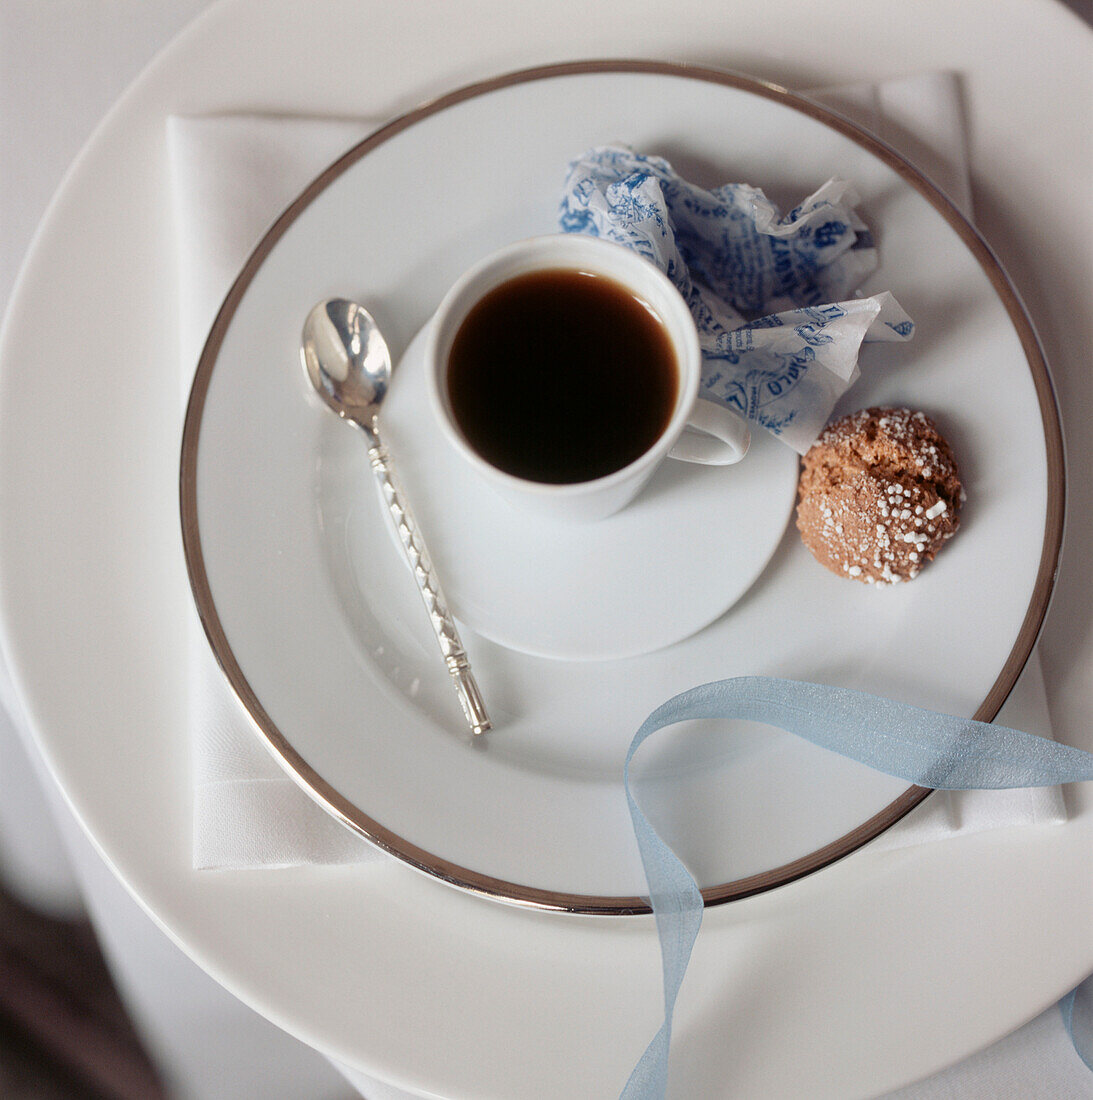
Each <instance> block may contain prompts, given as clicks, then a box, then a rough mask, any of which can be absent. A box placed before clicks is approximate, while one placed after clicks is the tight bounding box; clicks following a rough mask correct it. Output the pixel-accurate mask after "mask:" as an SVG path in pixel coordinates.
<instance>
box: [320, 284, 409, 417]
mask: <svg viewBox="0 0 1093 1100" xmlns="http://www.w3.org/2000/svg"><path fill="white" fill-rule="evenodd" d="M300 355H301V358H302V359H303V363H304V369H305V370H306V371H307V376H308V378H309V379H310V380H311V384H312V386H314V387H315V392H316V393H318V394H319V396H320V397H321V398H322V399H323V401H325V402H326V404H327V406H328V407H329V408H331V409H333V410H334V412H336V413H337V414H338V415H339V416H340V417H341V418H342V419H343V420H349V421H351V422H352V423H354V424H357V425H358V426H359V427H361V428H365V429H368V430H374V428H375V421H376V415H377V413H378V412H379V407H380V405H381V403H382V402H383V399H384V397H385V396H386V395H387V385H388V383H389V381H390V379H391V353H390V351H389V350H388V347H387V341H386V340H384V338H383V334H382V333H381V332H380V330H379V326H378V325H377V324H376V322H375V320H374V319H373V318H372V315H371V314H370V313H369V312H368V310H366V309H365V308H364V307H363V306H361V305H358V303H356V302H350V301H348V300H347V299H345V298H331V299H329V300H327V301H325V302H320V303H319V304H318V305H317V306H315V308H314V309H312V311H311V312H310V313H309V314H308V315H307V319H306V320H305V321H304V331H303V335H302V337H301V344H300Z"/></svg>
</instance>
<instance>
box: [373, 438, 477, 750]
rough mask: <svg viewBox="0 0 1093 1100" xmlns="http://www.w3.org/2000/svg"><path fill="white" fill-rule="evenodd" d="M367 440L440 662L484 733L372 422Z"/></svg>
mask: <svg viewBox="0 0 1093 1100" xmlns="http://www.w3.org/2000/svg"><path fill="white" fill-rule="evenodd" d="M368 443H369V446H368V458H369V460H370V461H371V463H372V472H373V473H374V474H375V475H376V481H377V482H378V483H379V486H380V490H381V491H382V493H383V499H384V501H385V502H386V504H387V509H388V511H389V512H390V513H391V519H392V520H393V521H394V524H395V530H396V532H397V533H398V537H399V542H400V543H401V544H402V551H403V553H404V554H405V555H406V560H407V561H408V562H409V563H410V567H411V568H412V569H413V571H414V579H415V580H416V581H417V587H418V591H419V592H420V593H421V599H422V602H423V603H424V604H425V610H426V611H427V612H428V613H429V622H431V623H432V625H433V633H434V634H435V635H436V640H437V643H438V644H439V646H440V652H441V653H442V654H443V655H444V663H445V664H446V665H447V666H448V672H449V674H450V675H451V677H452V682H453V683H454V684H455V690H456V694H457V695H458V696H459V702H460V704H461V705H462V707H463V713H464V714H465V715H466V717H467V724H468V725H469V726H470V727H471V730H472V731H473V732H474V733H476V734H478V733H485V732H486V730H488V729H489V728H490V720H489V716H488V715H487V714H486V705H485V703H484V702H483V700H482V694H481V692H480V691H479V690H478V684H477V683H476V682H475V679H474V675H473V674H472V673H471V666H470V662H469V661H468V660H467V652H466V650H465V649H464V648H463V642H462V641H461V640H460V637H459V631H458V630H457V629H456V626H455V620H454V619H453V618H452V613H451V612H450V611H449V610H448V601H447V600H445V599H444V593H443V591H441V588H440V581H439V580H438V579H437V575H436V571H435V570H434V569H433V563H432V559H431V558H430V557H429V551H428V549H427V548H426V546H425V540H424V539H423V538H422V537H421V532H420V531H419V530H418V526H417V523H416V522H415V521H414V517H413V514H412V513H411V511H410V508H409V506H408V505H407V503H406V501H405V499H404V497H403V493H402V488H401V486H400V485H399V483H398V480H397V478H396V477H395V474H394V471H393V470H392V468H391V460H390V456H389V455H388V453H387V448H386V447H385V446H384V444H383V441H382V439H381V438H380V434H379V428H378V426H377V425H376V424H373V425H372V430H371V433H370V434H369V440H368Z"/></svg>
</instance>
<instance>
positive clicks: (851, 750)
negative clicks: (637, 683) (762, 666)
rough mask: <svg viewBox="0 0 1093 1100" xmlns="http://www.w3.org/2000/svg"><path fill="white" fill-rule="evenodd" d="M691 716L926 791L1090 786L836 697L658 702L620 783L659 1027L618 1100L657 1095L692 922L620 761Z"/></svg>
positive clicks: (1009, 752) (1054, 768)
mask: <svg viewBox="0 0 1093 1100" xmlns="http://www.w3.org/2000/svg"><path fill="white" fill-rule="evenodd" d="M696 718H706V719H709V718H715V719H717V718H719V719H738V720H745V721H749V722H762V723H765V724H767V725H770V726H777V727H778V728H779V729H783V730H786V731H788V732H789V733H795V734H797V736H799V737H804V738H805V739H806V740H809V741H812V742H813V743H814V744H817V745H821V746H822V747H824V748H826V749H831V750H832V751H833V752H837V753H839V754H840V755H842V756H847V757H849V758H850V759H851V760H857V761H859V762H860V763H862V764H867V765H868V766H869V767H871V768H875V769H876V770H877V771H881V772H886V773H887V774H888V775H894V776H898V777H899V778H901V779H905V780H907V781H908V782H909V783H914V784H916V785H918V786H920V787H930V788H933V789H935V790H975V789H983V790H986V789H999V788H1011V787H1053V786H1055V785H1056V784H1058V783H1075V782H1080V781H1086V780H1093V753H1088V752H1083V751H1082V750H1081V749H1076V748H1072V747H1071V746H1069V745H1063V744H1060V743H1058V742H1056V741H1050V740H1048V739H1047V738H1044V737H1035V736H1033V735H1031V734H1028V733H1021V732H1020V731H1019V730H1013V729H1008V728H1007V727H1005V726H996V725H991V724H990V723H987V722H977V721H975V720H974V719H972V718H957V717H954V716H953V715H948V714H938V713H935V712H934V711H929V710H923V709H921V708H920V707H912V706H908V705H907V704H905V703H896V702H893V701H892V700H891V699H881V698H878V697H877V696H874V695H866V694H865V693H863V692H860V691H850V690H848V689H846V688H835V687H825V686H823V685H820V684H807V683H801V682H799V681H794V680H776V679H769V678H767V677H762V676H745V677H739V678H736V679H732V680H718V681H715V682H713V683H709V684H702V685H701V686H699V687H696V688H692V689H691V690H690V691H685V692H683V693H682V694H681V695H677V696H675V697H674V698H673V699H669V700H668V701H667V702H666V703H663V704H661V705H660V706H659V707H657V709H656V710H655V711H653V713H652V714H650V715H649V717H648V718H647V719H646V720H645V722H644V723H643V724H642V726H641V728H640V729H639V730H638V732H637V733H636V734H635V735H634V739H633V741H632V742H631V743H630V750H629V752H627V754H626V764H625V766H624V770H623V779H624V785H625V788H626V799H627V803H628V804H629V806H630V817H631V820H632V821H633V823H634V835H635V836H636V838H637V842H638V848H639V850H640V852H641V859H642V864H643V866H644V868H645V876H646V879H647V881H648V883H649V899H650V904H651V906H652V909H653V915H654V917H655V919H656V925H657V934H658V936H659V937H660V949H661V959H662V964H663V973H664V1023H663V1024H662V1025H661V1027H660V1030H659V1031H658V1032H657V1033H656V1035H655V1036H654V1037H653V1040H652V1042H651V1043H650V1044H649V1046H648V1047H647V1048H646V1050H645V1053H644V1054H643V1055H642V1056H641V1058H640V1059H639V1060H638V1064H637V1065H636V1066H635V1067H634V1071H633V1073H631V1075H630V1079H629V1080H628V1081H627V1083H626V1087H625V1088H624V1089H623V1091H622V1100H653V1098H659V1097H663V1096H664V1094H665V1091H666V1089H667V1084H668V1049H669V1046H670V1044H671V1038H672V1014H673V1012H674V1009H675V1002H676V996H677V994H678V993H679V987H680V985H681V984H682V982H683V975H684V974H685V973H686V970H687V963H688V961H689V960H690V957H691V950H692V948H693V947H694V942H695V939H696V938H697V936H698V930H699V926H700V925H701V923H702V895H701V893H700V892H699V889H698V884H697V883H696V882H695V880H694V878H693V877H692V876H691V874H690V872H689V871H688V870H687V868H686V867H685V866H684V865H683V862H682V861H681V860H680V859H679V857H678V856H677V855H676V854H675V852H673V851H672V849H671V848H669V847H668V845H667V844H665V843H664V841H663V840H661V838H660V837H659V836H658V835H657V832H656V830H655V829H654V828H653V827H652V825H650V824H649V821H648V819H647V818H646V817H645V815H644V814H643V813H642V812H641V809H640V808H639V807H638V804H637V802H636V800H635V799H634V795H633V793H632V791H631V789H630V762H631V760H632V759H633V757H634V753H635V752H637V750H638V748H639V747H640V746H641V744H642V743H643V742H644V741H645V740H646V739H647V738H648V737H649V736H650V735H651V734H653V733H655V732H656V731H657V730H659V729H663V728H664V727H665V726H671V725H675V724H676V723H677V722H684V721H689V720H691V719H696ZM1087 985H1088V983H1087ZM1079 990H1080V991H1079ZM1079 990H1075V991H1074V993H1071V994H1069V995H1068V996H1067V997H1066V998H1064V1000H1063V1001H1062V1002H1061V1003H1060V1010H1061V1012H1062V1014H1063V1019H1064V1022H1065V1023H1066V1027H1067V1030H1068V1032H1069V1033H1070V1035H1071V1038H1072V1039H1073V1040H1074V1045H1075V1048H1076V1049H1077V1050H1078V1053H1079V1054H1080V1055H1081V1056H1082V1058H1083V1060H1084V1061H1085V1062H1086V1064H1087V1065H1090V1068H1093V1061H1091V1058H1093V1054H1091V1050H1090V1047H1091V1045H1093V1044H1090V1042H1089V1032H1090V1028H1089V1023H1090V1017H1093V1006H1090V1005H1089V1001H1093V990H1089V989H1083V988H1082V987H1079ZM1087 994H1088V995H1087Z"/></svg>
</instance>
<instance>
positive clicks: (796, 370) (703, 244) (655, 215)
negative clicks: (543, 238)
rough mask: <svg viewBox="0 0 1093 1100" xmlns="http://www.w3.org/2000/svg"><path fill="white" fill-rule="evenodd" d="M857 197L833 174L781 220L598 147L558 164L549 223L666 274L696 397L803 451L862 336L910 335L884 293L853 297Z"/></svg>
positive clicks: (848, 378)
mask: <svg viewBox="0 0 1093 1100" xmlns="http://www.w3.org/2000/svg"><path fill="white" fill-rule="evenodd" d="M858 201H859V200H858V196H857V195H856V194H855V192H854V189H853V187H852V186H851V185H850V184H849V183H846V182H845V181H843V180H838V179H833V180H829V181H828V182H827V183H825V184H824V185H823V186H822V187H821V188H820V189H819V190H818V191H816V192H815V193H814V194H812V195H810V196H809V197H808V198H806V199H805V200H804V201H803V202H802V203H801V204H800V205H799V206H797V207H795V208H794V209H793V210H791V211H790V212H789V213H788V214H786V215H784V216H783V215H782V214H781V212H780V211H779V210H778V208H777V207H776V206H775V205H774V204H773V203H772V202H771V201H770V200H769V199H768V198H767V197H766V195H764V194H763V192H762V191H760V190H759V189H758V188H755V187H750V186H748V185H747V184H741V183H727V184H725V185H723V186H721V187H717V188H714V189H713V190H712V191H707V190H705V189H703V188H701V187H696V186H695V185H694V184H691V183H688V182H687V181H686V180H684V179H681V178H680V176H679V175H678V174H677V173H676V172H675V170H674V169H673V168H672V166H671V165H670V164H669V163H668V162H667V161H666V160H663V159H662V158H660V157H654V156H646V155H643V154H640V153H635V152H634V151H633V150H631V149H629V148H627V147H625V146H621V145H606V146H601V147H598V148H595V149H592V150H590V151H589V152H587V153H585V154H584V155H583V156H582V157H580V158H579V159H578V160H576V161H574V162H573V163H572V164H571V165H570V168H569V173H568V176H567V178H566V182H565V187H564V191H563V197H562V202H561V210H560V221H561V228H562V229H563V231H565V232H570V233H586V234H588V235H590V236H595V237H604V238H607V239H608V240H613V241H617V242H618V243H619V244H623V245H626V246H627V247H629V248H632V249H634V251H636V252H638V253H640V254H641V255H642V256H645V257H646V258H647V259H649V260H651V261H652V262H653V263H655V264H656V265H657V266H658V267H660V268H661V270H663V271H664V272H666V273H667V275H668V277H669V278H670V279H671V280H672V282H673V283H674V284H675V285H676V286H677V287H678V288H679V290H680V292H681V293H682V294H683V297H684V298H685V299H686V301H687V303H688V305H689V306H690V308H691V312H692V314H693V315H694V318H695V322H696V324H697V326H698V335H699V342H700V344H701V346H702V354H703V360H704V362H703V376H702V383H701V389H700V395H701V396H702V397H704V398H706V399H707V400H710V401H714V402H717V403H720V404H723V405H726V406H728V407H729V408H731V409H733V410H734V411H736V412H738V413H740V414H741V415H743V416H745V417H747V418H748V419H749V420H752V421H754V422H755V423H757V424H759V425H760V426H761V427H763V428H766V430H767V431H769V432H771V433H772V434H774V435H776V436H777V437H778V438H780V439H781V440H782V441H783V442H785V443H786V444H788V445H789V446H790V447H792V448H793V449H794V450H796V451H797V452H798V453H800V454H804V453H805V451H807V450H808V448H809V447H810V446H811V445H812V443H813V442H814V441H815V439H816V437H817V436H818V435H819V433H820V431H821V429H822V428H823V426H824V424H825V423H826V422H827V420H828V418H829V417H830V415H831V411H832V409H833V408H834V407H835V404H836V402H837V401H838V400H839V398H840V397H841V396H842V395H843V393H845V392H846V390H847V389H848V388H849V387H850V386H851V385H853V383H854V382H855V381H856V380H857V378H858V377H859V374H860V372H859V369H858V352H859V349H860V347H861V343H862V341H863V340H888V341H892V340H907V339H909V338H910V337H911V335H912V333H913V332H914V324H913V322H912V321H911V319H910V318H909V317H908V316H907V314H906V313H904V311H903V310H902V309H901V308H900V306H899V303H898V302H897V301H896V300H895V298H893V297H892V295H891V294H889V293H887V292H885V293H881V294H875V295H873V296H871V297H858V296H857V294H858V288H859V287H860V286H861V284H862V282H863V281H864V280H865V279H866V277H867V276H868V275H869V274H870V273H871V272H873V271H874V270H875V269H876V267H877V250H876V247H875V246H874V243H873V238H872V234H871V233H870V232H869V228H868V227H867V226H866V224H865V222H863V221H862V219H861V218H860V217H859V216H858V214H857V211H856V206H857V203H858Z"/></svg>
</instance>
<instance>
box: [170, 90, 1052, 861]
mask: <svg viewBox="0 0 1093 1100" xmlns="http://www.w3.org/2000/svg"><path fill="white" fill-rule="evenodd" d="M811 98H813V99H815V100H817V101H818V102H822V103H824V104H826V105H828V106H831V107H832V108H833V109H835V110H837V111H839V112H841V113H843V114H845V115H847V116H848V117H850V118H852V119H854V120H855V121H858V122H859V123H860V124H861V125H863V126H865V127H867V128H869V129H870V130H872V131H873V132H874V133H876V134H877V135H878V136H879V137H880V138H881V139H882V140H885V141H887V142H888V143H889V144H891V145H892V146H893V147H895V148H898V149H902V150H904V151H905V155H907V156H908V157H909V158H910V159H912V160H913V161H914V163H916V164H917V165H918V167H919V168H920V169H921V170H922V171H924V172H925V173H926V174H927V175H928V176H930V177H931V178H932V179H933V180H934V182H935V183H936V184H937V185H938V186H939V187H940V188H941V189H942V190H943V191H945V192H946V193H947V194H948V195H949V196H950V198H952V199H953V201H954V202H955V203H956V204H957V205H958V206H959V207H960V208H961V209H963V210H964V211H965V213H967V214H968V215H969V216H970V212H971V211H970V189H969V186H968V177H967V165H966V158H965V148H966V144H965V138H964V132H963V122H962V114H961V111H960V99H959V89H958V87H957V84H956V81H955V79H954V78H953V77H952V76H950V75H949V74H929V75H925V76H922V77H915V78H909V79H901V80H896V81H891V82H885V83H883V84H880V85H857V86H853V87H848V88H838V89H830V90H824V91H822V92H816V93H812V95H811ZM376 125H377V122H376V121H375V120H329V119H315V118H272V117H268V116H261V117H258V116H248V115H231V116H216V117H205V118H180V117H174V118H171V119H170V120H169V121H168V149H169V155H170V173H171V184H172V197H173V203H174V211H175V220H176V235H177V240H178V263H179V308H180V348H179V355H180V394H181V395H182V399H183V401H184V400H185V397H186V395H188V392H189V387H190V384H191V381H192V378H193V372H194V369H195V367H196V364H197V360H198V357H199V355H200V351H201V347H202V345H203V343H204V340H205V337H206V335H207V333H208V331H209V328H210V327H211V325H212V322H213V319H214V318H215V316H216V313H217V311H218V309H219V308H220V305H221V303H222V301H223V299H224V297H225V295H226V294H227V292H228V289H229V288H230V286H231V284H232V282H233V281H234V279H235V277H236V276H237V274H238V272H239V270H240V269H241V268H242V266H243V264H244V263H245V261H246V259H247V257H248V256H249V255H250V253H251V252H252V250H253V249H254V247H255V246H256V245H257V244H258V242H259V240H260V239H261V237H262V235H263V233H264V232H265V230H266V229H267V228H268V227H269V225H270V224H271V223H272V221H273V220H274V218H276V216H277V215H278V214H279V213H280V212H281V210H282V209H284V207H285V206H287V205H288V203H289V202H290V201H291V200H292V199H293V198H295V197H296V195H298V194H299V193H300V191H302V190H303V188H304V187H305V186H306V185H307V184H308V183H309V182H310V181H311V180H312V179H313V178H314V177H315V176H316V175H317V174H318V173H319V172H320V171H321V170H322V169H323V168H324V167H326V165H328V164H329V163H331V162H332V161H333V160H334V159H335V158H336V157H337V156H338V155H340V154H341V153H342V152H344V151H345V150H346V149H348V148H349V147H350V146H352V145H353V144H354V143H356V142H357V141H359V140H360V139H361V138H363V137H365V136H366V135H367V134H368V133H369V132H371V131H372V130H373V129H374V128H375V127H376ZM579 152H580V150H574V155H576V154H578V153H579ZM563 170H564V166H563V165H559V173H560V174H561V172H562V171H563ZM189 649H190V668H189V713H188V726H189V731H190V746H191V760H192V778H193V861H194V866H195V867H197V868H207V869H212V868H244V867H277V866H287V865H296V864H308V863H316V864H339V863H357V862H368V861H371V860H375V859H381V858H384V856H383V853H382V852H380V851H379V849H377V848H375V847H374V846H372V845H371V844H369V843H368V842H367V841H366V840H364V839H363V838H361V837H360V836H358V835H357V834H356V833H354V832H352V831H351V830H350V829H348V828H347V827H345V826H343V825H342V824H341V823H339V822H338V821H337V820H336V819H335V818H333V817H332V816H330V815H329V814H327V813H326V812H325V811H323V810H322V809H321V808H320V807H319V806H318V805H317V804H316V803H315V802H313V801H312V800H311V798H310V797H309V796H308V795H307V794H306V793H305V792H304V791H303V790H302V789H301V788H300V787H298V786H297V784H296V783H295V781H294V780H292V779H291V778H290V777H288V776H287V775H286V774H285V772H283V771H282V769H281V768H280V767H279V765H278V764H277V763H276V762H275V760H274V759H273V758H272V756H271V755H270V754H269V753H268V752H267V751H266V749H265V747H264V745H263V744H262V742H261V741H260V739H259V738H258V736H257V735H256V733H255V730H254V728H253V726H252V724H251V722H250V719H249V717H248V716H247V714H246V712H245V711H244V709H243V707H242V706H241V704H240V703H239V702H238V700H237V699H236V698H235V696H234V695H233V694H232V692H231V690H230V688H229V687H228V685H227V684H226V682H225V681H224V678H223V676H222V674H221V672H220V670H219V668H218V667H217V665H216V662H215V660H214V659H213V657H212V654H211V653H210V652H209V649H208V646H207V644H206V642H205V638H204V636H203V633H202V630H201V626H200V624H199V622H198V621H197V616H196V613H193V615H192V621H191V644H190V647H189ZM999 721H1000V722H1002V723H1004V724H1006V725H1009V726H1012V727H1015V728H1017V729H1023V730H1027V731H1028V732H1030V733H1036V734H1040V735H1041V736H1051V729H1050V719H1049V716H1048V712H1047V705H1046V699H1045V696H1044V688H1043V680H1042V676H1041V674H1040V668H1039V661H1038V658H1037V657H1036V656H1035V654H1034V655H1033V658H1032V659H1031V660H1030V662H1029V664H1028V666H1027V667H1026V670H1025V673H1024V675H1023V676H1022V678H1021V680H1020V681H1019V683H1018V684H1017V686H1016V687H1015V689H1014V691H1013V693H1012V694H1011V696H1010V699H1009V700H1008V701H1007V703H1006V706H1005V707H1004V708H1003V711H1002V712H1001V713H1000V714H999ZM619 768H620V776H621V768H622V761H621V760H620V761H619ZM621 797H622V795H621V790H620V798H621ZM1063 820H1065V808H1064V805H1063V801H1062V796H1061V792H1060V791H1059V790H1058V789H1057V788H1037V789H1031V790H1017V791H956V792H938V793H936V794H933V795H931V796H930V798H928V799H927V800H926V801H925V802H924V803H923V804H922V805H921V806H919V807H918V808H917V809H916V810H914V811H913V812H912V813H911V814H909V815H908V816H907V817H906V818H904V819H903V820H902V821H901V822H899V823H898V824H897V825H895V826H894V827H893V828H891V829H889V830H887V831H886V832H885V833H884V834H882V835H881V836H880V837H878V838H877V839H876V840H875V841H873V842H872V844H873V848H874V849H875V850H880V849H883V848H896V847H906V846H909V845H913V844H919V843H924V842H928V841H933V840H938V839H942V838H944V837H948V836H953V835H957V834H961V833H967V832H974V831H978V830H982V829H989V828H998V827H1003V826H1019V825H1025V826H1027V825H1040V824H1048V823H1057V822H1060V821H1063Z"/></svg>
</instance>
